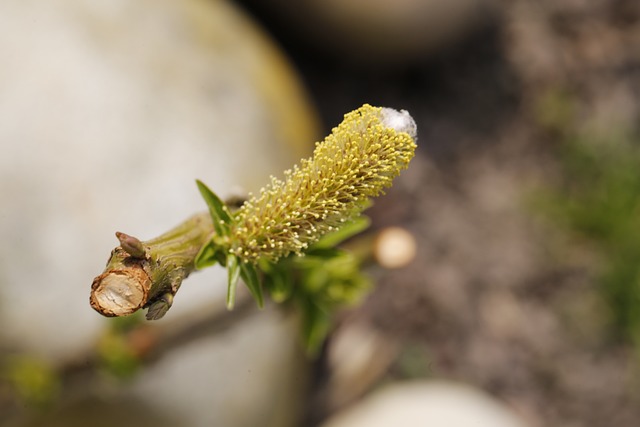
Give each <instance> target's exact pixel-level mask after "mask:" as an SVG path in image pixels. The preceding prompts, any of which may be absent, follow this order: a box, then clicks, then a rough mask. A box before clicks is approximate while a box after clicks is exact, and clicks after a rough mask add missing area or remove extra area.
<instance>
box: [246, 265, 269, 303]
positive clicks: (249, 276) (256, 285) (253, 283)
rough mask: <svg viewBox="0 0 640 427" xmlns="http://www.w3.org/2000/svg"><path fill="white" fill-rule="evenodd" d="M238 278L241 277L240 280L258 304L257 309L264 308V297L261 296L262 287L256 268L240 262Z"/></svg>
mask: <svg viewBox="0 0 640 427" xmlns="http://www.w3.org/2000/svg"><path fill="white" fill-rule="evenodd" d="M240 276H242V280H243V281H244V283H245V285H247V288H249V291H250V292H251V295H253V298H255V300H256V302H257V303H258V307H260V308H262V307H264V296H263V295H262V286H261V284H260V278H259V277H258V271H257V270H256V267H255V266H254V265H253V264H249V263H246V262H241V263H240Z"/></svg>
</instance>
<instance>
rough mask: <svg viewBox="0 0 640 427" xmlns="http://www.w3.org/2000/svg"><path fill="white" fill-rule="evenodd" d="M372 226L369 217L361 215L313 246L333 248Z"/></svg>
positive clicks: (316, 247)
mask: <svg viewBox="0 0 640 427" xmlns="http://www.w3.org/2000/svg"><path fill="white" fill-rule="evenodd" d="M370 224H371V220H370V219H369V218H368V217H366V216H363V215H361V216H359V217H357V218H355V219H354V220H353V221H350V222H348V223H346V224H344V225H343V226H342V227H340V228H339V229H338V230H337V231H334V232H332V233H329V234H327V235H325V236H323V237H322V238H321V239H320V240H319V241H318V242H317V243H316V244H314V245H313V246H312V248H315V249H320V248H323V249H325V248H333V247H335V246H337V245H339V244H340V243H342V242H344V241H345V240H347V239H348V238H350V237H353V236H355V235H356V234H358V233H360V232H362V231H364V230H366V229H367V228H369V225H370Z"/></svg>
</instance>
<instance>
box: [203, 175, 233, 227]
mask: <svg viewBox="0 0 640 427" xmlns="http://www.w3.org/2000/svg"><path fill="white" fill-rule="evenodd" d="M196 184H197V185H198V190H200V194H201V195H202V198H203V199H204V201H205V202H206V203H207V206H208V207H209V213H210V214H211V219H212V220H213V228H214V229H215V231H216V233H217V234H218V235H220V236H228V235H229V228H230V226H231V224H232V222H233V218H232V216H231V213H230V212H229V208H228V207H227V205H225V204H224V202H223V201H222V200H220V198H219V197H218V196H217V195H216V194H215V193H214V192H213V191H211V190H210V189H209V187H207V186H206V185H205V184H204V183H203V182H202V181H200V180H196Z"/></svg>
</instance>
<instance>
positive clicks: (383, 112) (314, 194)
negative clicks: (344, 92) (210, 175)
mask: <svg viewBox="0 0 640 427" xmlns="http://www.w3.org/2000/svg"><path fill="white" fill-rule="evenodd" d="M415 140H416V124H415V122H414V120H413V119H412V118H411V116H410V115H409V113H408V112H407V111H404V110H401V111H397V110H394V109H391V108H379V107H372V106H371V105H368V104H365V105H364V106H362V107H360V108H359V109H357V110H355V111H352V112H351V113H348V114H346V115H345V117H344V121H343V122H342V123H340V125H338V127H336V128H334V129H333V130H332V132H331V134H330V135H329V136H328V137H327V138H325V140H324V141H322V142H320V143H317V144H316V148H315V151H314V153H313V157H312V158H310V159H307V160H303V161H302V162H301V164H300V165H299V166H295V167H294V168H293V169H292V170H288V171H286V172H285V179H284V181H282V180H279V179H276V178H274V177H272V178H271V184H270V185H268V186H267V187H265V188H263V189H262V190H261V191H260V194H259V195H258V196H257V197H256V196H254V197H251V198H250V200H248V201H247V202H246V203H245V204H244V205H243V206H242V207H241V208H240V210H239V211H238V212H237V216H236V221H234V225H233V227H232V229H231V239H230V241H231V242H232V245H231V248H230V249H229V252H230V253H232V254H234V255H235V256H237V257H238V258H239V259H240V260H242V261H244V262H256V261H257V260H258V259H261V258H264V259H268V260H270V261H276V260H278V259H279V258H281V257H283V256H286V255H288V254H290V253H295V254H302V253H303V252H304V251H305V249H307V248H308V247H309V246H310V245H311V244H313V243H315V242H316V241H318V239H319V238H320V237H322V236H323V235H325V234H326V233H328V232H331V231H333V230H335V229H336V228H339V227H340V225H341V224H342V223H344V222H347V221H349V220H350V219H353V218H354V217H356V216H357V215H358V214H360V212H361V211H362V210H363V209H364V208H365V207H366V205H367V203H368V200H369V198H371V197H375V196H378V195H379V194H381V193H382V192H383V191H384V189H385V188H388V187H389V186H391V183H392V181H393V178H395V177H396V176H398V175H399V174H400V171H401V170H402V169H405V168H406V167H407V166H408V164H409V161H410V160H411V159H412V158H413V155H414V151H415V148H416V144H415Z"/></svg>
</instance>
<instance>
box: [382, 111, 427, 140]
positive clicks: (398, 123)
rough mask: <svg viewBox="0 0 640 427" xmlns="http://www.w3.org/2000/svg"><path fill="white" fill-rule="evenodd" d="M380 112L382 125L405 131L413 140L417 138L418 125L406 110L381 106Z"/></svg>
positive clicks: (397, 130)
mask: <svg viewBox="0 0 640 427" xmlns="http://www.w3.org/2000/svg"><path fill="white" fill-rule="evenodd" d="M380 114H381V116H382V119H381V122H382V124H383V125H384V126H386V127H389V128H391V129H393V130H395V131H396V132H405V133H407V134H409V136H410V137H411V139H413V140H414V141H415V140H416V139H417V137H418V127H417V126H416V122H415V120H413V117H411V114H409V112H408V111H407V110H400V111H398V110H394V109H393V108H386V107H383V108H382V111H381V113H380Z"/></svg>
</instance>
